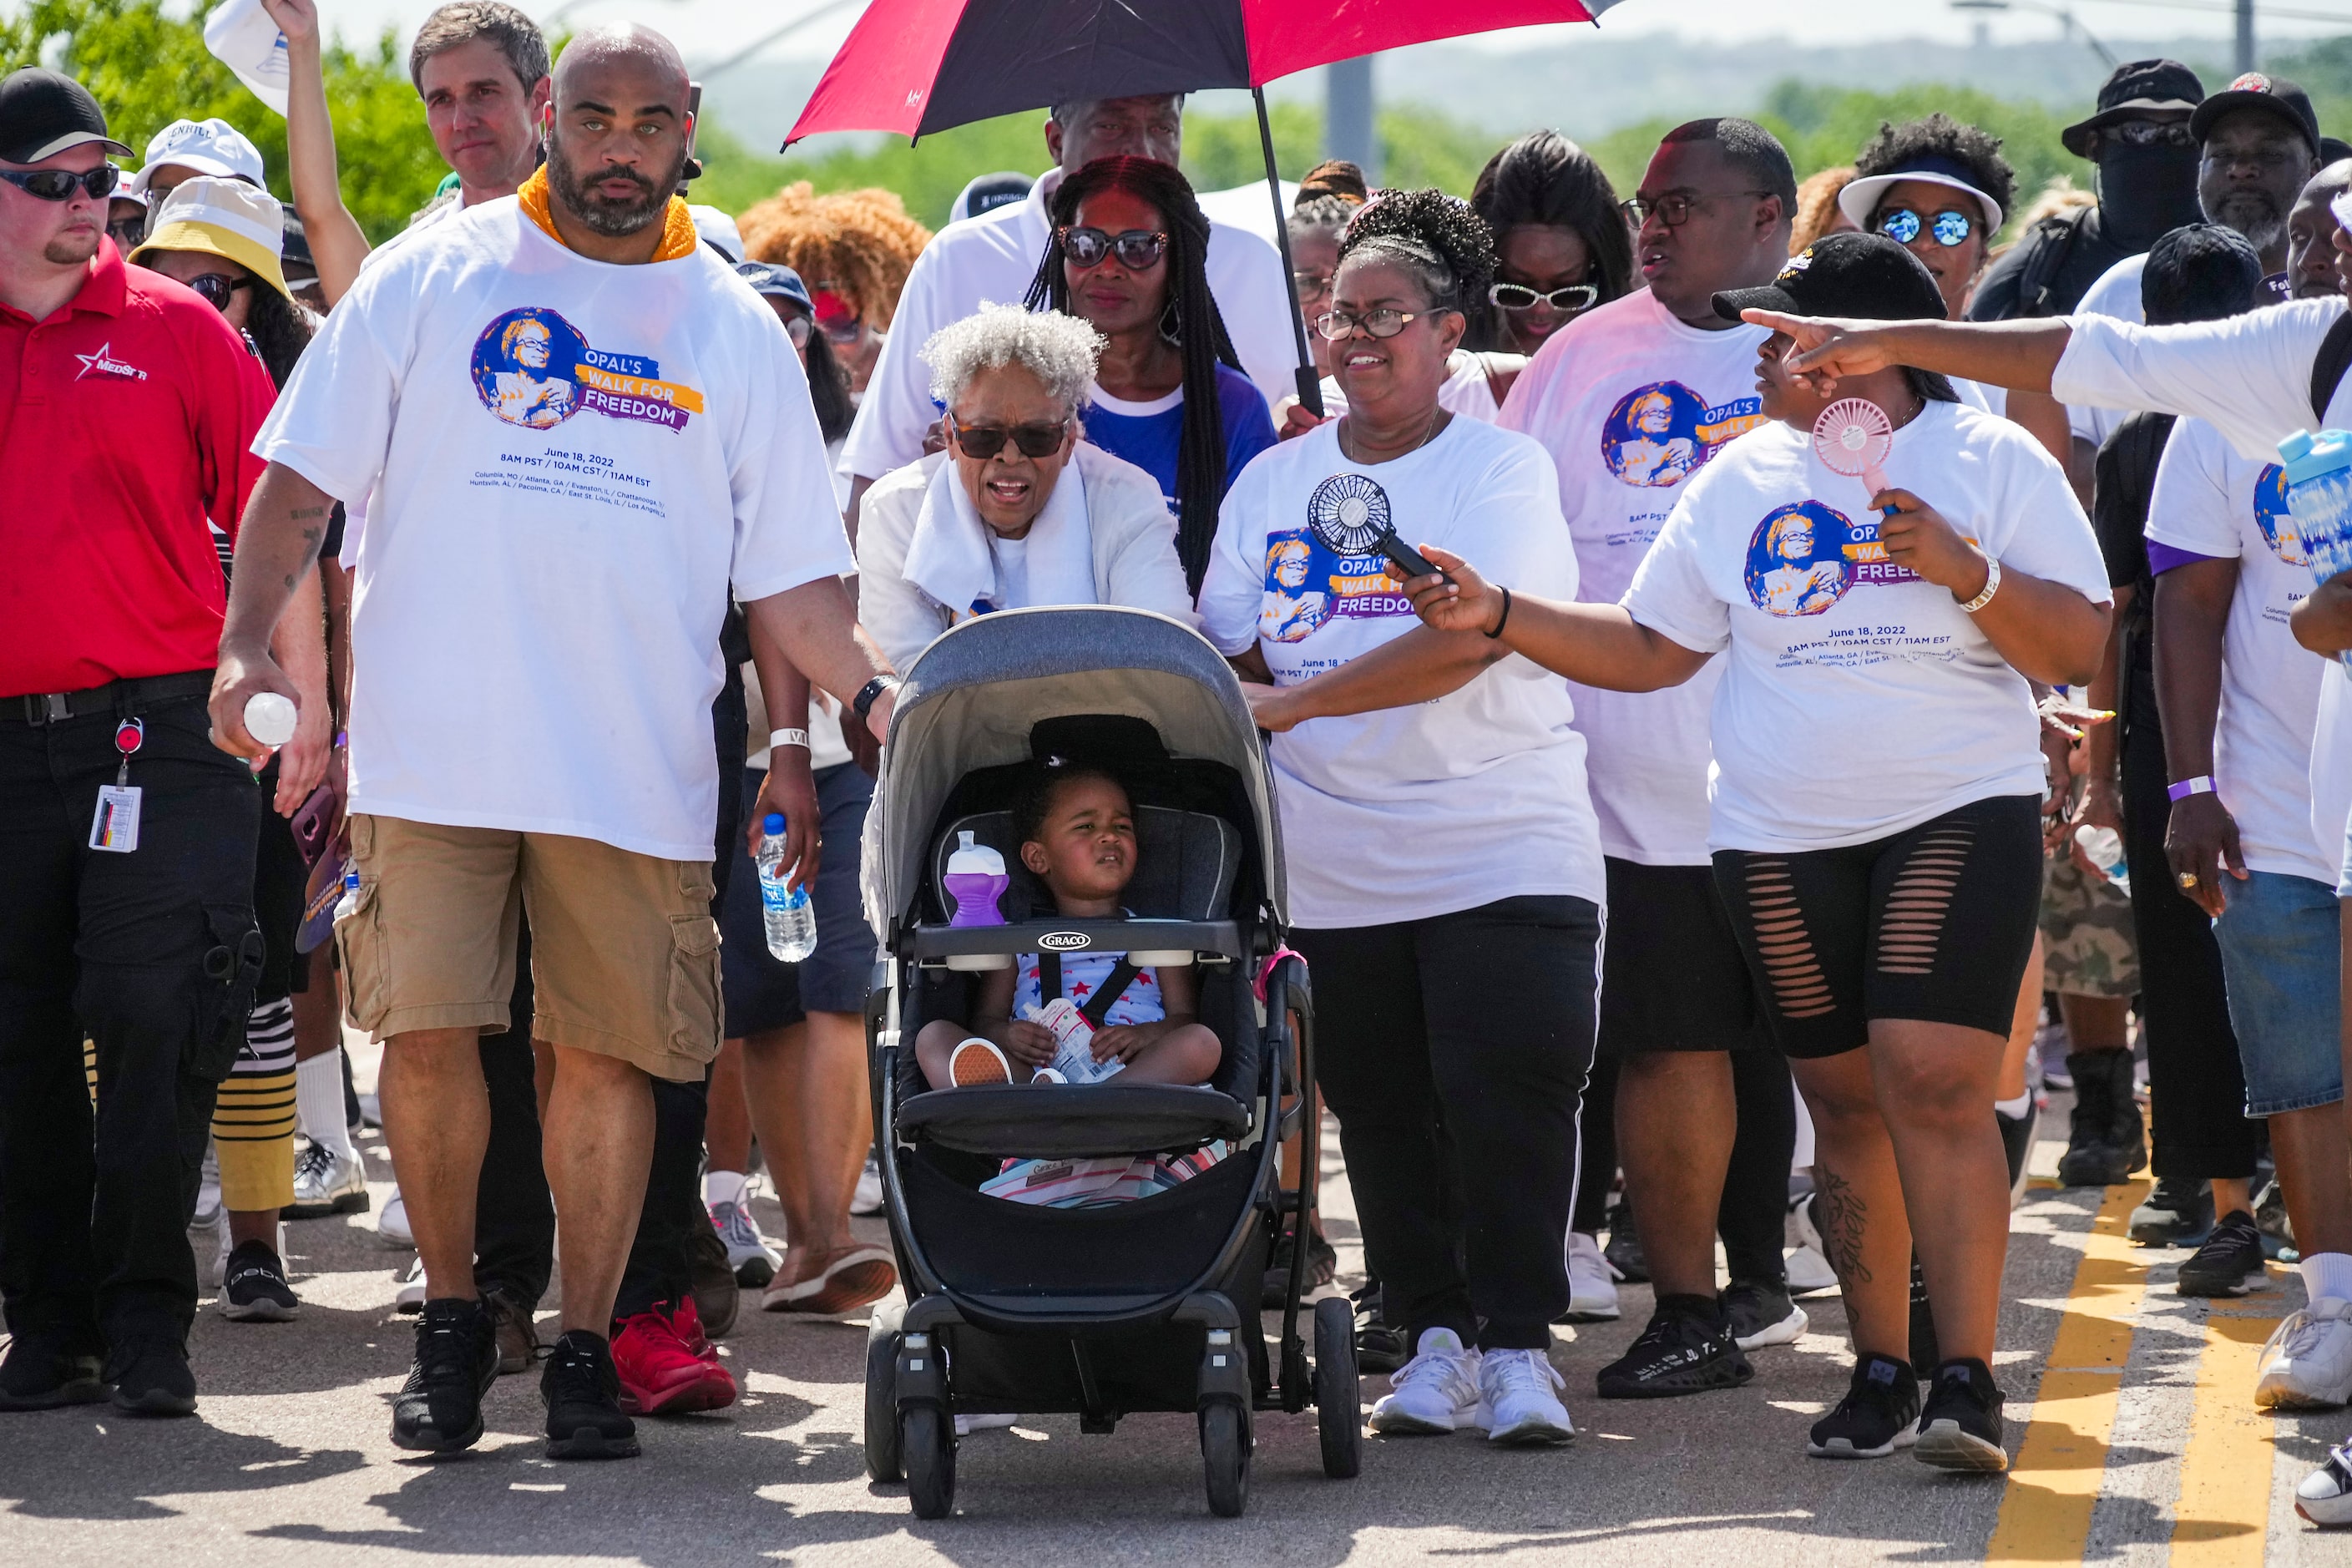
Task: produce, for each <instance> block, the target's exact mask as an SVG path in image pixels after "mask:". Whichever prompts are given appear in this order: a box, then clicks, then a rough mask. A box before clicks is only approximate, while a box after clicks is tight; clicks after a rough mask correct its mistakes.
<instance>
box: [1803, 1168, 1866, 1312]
mask: <svg viewBox="0 0 2352 1568" xmlns="http://www.w3.org/2000/svg"><path fill="white" fill-rule="evenodd" d="M1813 1178H1814V1182H1815V1184H1816V1185H1817V1186H1818V1187H1819V1189H1820V1192H1821V1199H1822V1209H1821V1224H1822V1248H1823V1249H1824V1250H1826V1251H1827V1252H1828V1253H1829V1255H1830V1267H1831V1268H1834V1269H1836V1270H1837V1276H1838V1278H1839V1279H1843V1280H1844V1281H1845V1282H1846V1283H1847V1284H1849V1285H1867V1284H1869V1283H1870V1279H1871V1275H1870V1269H1869V1268H1868V1267H1867V1266H1866V1265H1865V1264H1864V1262H1863V1261H1862V1231H1863V1226H1864V1224H1865V1223H1866V1221H1867V1217H1868V1215H1869V1210H1868V1209H1867V1208H1866V1207H1865V1206H1864V1204H1863V1201H1862V1198H1861V1195H1860V1194H1857V1193H1856V1192H1855V1191H1854V1190H1853V1184H1852V1183H1850V1182H1848V1181H1846V1180H1845V1178H1844V1177H1843V1176H1841V1175H1839V1174H1838V1173H1836V1172H1835V1171H1832V1170H1831V1169H1830V1168H1829V1167H1828V1166H1827V1165H1816V1166H1815V1167H1814V1168H1813Z"/></svg>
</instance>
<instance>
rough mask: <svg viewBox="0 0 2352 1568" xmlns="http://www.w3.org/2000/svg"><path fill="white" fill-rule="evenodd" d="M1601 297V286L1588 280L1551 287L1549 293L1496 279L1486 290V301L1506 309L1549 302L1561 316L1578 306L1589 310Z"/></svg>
mask: <svg viewBox="0 0 2352 1568" xmlns="http://www.w3.org/2000/svg"><path fill="white" fill-rule="evenodd" d="M1600 298H1601V290H1600V289H1597V288H1595V287H1594V286H1593V285H1591V284H1590V283H1571V284H1570V285H1569V286H1568V287H1567V288H1565V289H1553V290H1552V291H1551V292H1549V294H1547V293H1542V292H1540V291H1538V290H1537V289H1530V288H1528V287H1527V285H1525V284H1523V283H1497V284H1496V285H1495V286H1494V287H1493V288H1491V289H1487V290H1486V299H1487V300H1488V302H1489V303H1491V304H1493V305H1495V306H1496V308H1498V309H1500V310H1534V309H1535V308H1536V307H1537V306H1538V305H1549V306H1550V307H1551V308H1552V309H1553V310H1558V311H1559V313H1560V314H1562V315H1564V316H1572V315H1574V314H1576V312H1577V311H1579V310H1591V308H1592V304H1593V301H1595V300H1599V299H1600Z"/></svg>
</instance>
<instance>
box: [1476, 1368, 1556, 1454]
mask: <svg viewBox="0 0 2352 1568" xmlns="http://www.w3.org/2000/svg"><path fill="white" fill-rule="evenodd" d="M1567 1386H1568V1382H1567V1380H1566V1379H1565V1378H1563V1377H1561V1376H1560V1375H1559V1373H1558V1372H1556V1371H1554V1370H1553V1368H1552V1364H1551V1362H1550V1360H1549V1358H1548V1357H1546V1356H1545V1354H1544V1352H1541V1351H1488V1352H1486V1354H1484V1355H1482V1356H1480V1357H1479V1358H1478V1410H1477V1414H1476V1415H1475V1416H1474V1417H1473V1419H1474V1420H1475V1421H1476V1422H1477V1424H1478V1426H1480V1428H1481V1429H1483V1430H1484V1431H1485V1432H1486V1441H1488V1442H1489V1443H1516V1444H1536V1443H1567V1442H1572V1441H1574V1440H1575V1437H1576V1426H1575V1424H1574V1423H1573V1422H1571V1421H1570V1420H1569V1418H1568V1406H1567V1405H1562V1404H1561V1403H1560V1402H1559V1394H1557V1393H1556V1392H1554V1391H1555V1390H1557V1389H1562V1388H1566V1387H1567Z"/></svg>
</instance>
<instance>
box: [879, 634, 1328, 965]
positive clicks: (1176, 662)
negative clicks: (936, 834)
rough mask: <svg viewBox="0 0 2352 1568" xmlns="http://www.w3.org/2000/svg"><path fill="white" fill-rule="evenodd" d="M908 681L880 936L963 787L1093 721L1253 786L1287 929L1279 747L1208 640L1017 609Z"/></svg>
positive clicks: (886, 843) (888, 780)
mask: <svg viewBox="0 0 2352 1568" xmlns="http://www.w3.org/2000/svg"><path fill="white" fill-rule="evenodd" d="M905 676H906V685H905V686H904V688H903V689H900V691H899V693H898V707H897V710H896V711H895V713H894V714H893V716H892V719H891V721H890V743H889V746H888V747H887V749H886V750H885V752H884V753H883V761H882V777H881V780H880V782H879V784H877V787H876V789H875V805H876V807H877V810H876V812H875V814H874V816H875V820H876V821H877V822H878V823H879V824H880V828H879V834H878V845H879V853H878V854H873V855H869V856H868V858H867V861H866V904H867V913H868V916H869V917H872V918H874V924H875V927H876V929H877V930H885V929H887V922H888V921H891V920H893V919H895V918H897V917H898V916H899V915H901V914H903V913H904V912H905V911H906V910H907V909H908V906H909V905H910V904H911V903H912V902H913V900H914V899H915V897H916V894H917V892H918V890H919V889H920V888H921V886H922V884H923V879H924V876H925V867H926V864H927V861H928V857H929V834H930V833H931V831H932V828H933V826H934V824H935V823H936V822H937V820H938V818H939V815H940V811H941V809H942V808H943V807H944V806H945V805H946V804H947V800H948V797H949V795H950V793H952V792H953V790H954V789H955V787H956V784H958V782H959V781H961V779H962V778H963V777H964V775H965V774H967V773H971V772H972V771H973V770H974V769H976V768H985V767H993V766H997V765H1000V764H1003V763H1019V762H1025V761H1027V760H1028V759H1029V731H1031V729H1032V728H1034V726H1035V725H1036V724H1037V723H1038V721H1041V720H1045V719H1055V718H1061V717H1064V716H1067V715H1075V714H1089V713H1116V714H1124V715H1126V716H1128V717H1130V718H1135V719H1140V720H1143V721H1146V722H1148V723H1150V725H1151V726H1152V727H1153V728H1154V729H1155V730H1157V731H1159V732H1160V741H1161V742H1162V743H1163V744H1164V745H1166V746H1167V748H1168V752H1169V754H1170V755H1171V757H1180V758H1195V759H1201V760H1205V761H1209V762H1215V763H1223V764H1225V765H1226V766H1227V767H1230V768H1232V769H1233V770H1234V772H1235V773H1238V774H1239V775H1240V776H1241V780H1242V784H1243V787H1244V790H1245V791H1246V792H1247V794H1248V797H1249V803H1250V809H1251V811H1252V812H1253V813H1254V814H1255V816H1256V818H1257V820H1256V821H1255V822H1254V823H1235V824H1234V826H1235V827H1238V828H1240V829H1242V830H1243V831H1244V833H1248V834H1251V835H1254V836H1255V839H1256V842H1257V846H1258V854H1259V858H1260V860H1261V862H1262V863H1263V864H1264V866H1265V883H1266V891H1267V897H1268V898H1269V899H1270V900H1272V902H1273V904H1274V912H1275V918H1276V920H1280V921H1287V919H1288V915H1287V913H1286V908H1285V904H1286V900H1285V895H1284V891H1283V875H1282V835H1281V829H1280V826H1279V825H1278V824H1277V823H1276V819H1275V812H1274V784H1273V780H1272V778H1271V777H1270V775H1269V773H1268V772H1267V768H1266V761H1265V746H1264V744H1263V743H1262V742H1260V740H1259V739H1258V731H1257V723H1256V721H1255V720H1254V719H1252V718H1251V717H1250V710H1249V704H1248V703H1246V702H1244V700H1242V689H1241V682H1240V681H1238V680H1237V679H1234V672H1233V670H1232V668H1231V667H1229V666H1228V665H1227V664H1226V663H1225V661H1224V659H1223V657H1221V656H1220V655H1219V654H1218V652H1217V650H1216V649H1214V648H1213V647H1210V646H1209V644H1208V643H1207V642H1206V641H1205V640H1204V639H1203V638H1202V637H1201V635H1200V634H1199V633H1198V632H1195V631H1193V630H1192V628H1191V627H1189V626H1184V625H1183V624H1181V622H1178V621H1174V620H1171V619H1170V618H1169V617H1167V616H1161V615H1156V614H1153V613H1152V612H1150V611H1149V610H1129V609H1121V608H1118V607H1116V606H1113V605H1070V606H1064V607H1059V608H1041V609H1031V610H1003V611H998V612H996V613H994V614H992V615H986V616H977V617H975V618H973V619H971V620H969V621H964V622H962V623H961V624H959V625H957V626H951V627H950V628H949V629H948V630H947V631H946V632H944V633H942V634H941V635H940V637H939V638H938V640H936V641H934V642H933V643H932V644H931V645H930V647H927V648H925V649H924V650H923V651H922V653H921V654H920V655H919V656H918V657H917V658H916V659H915V663H914V666H913V668H910V669H908V670H907V671H906V672H905ZM872 842H873V841H871V840H869V843H872Z"/></svg>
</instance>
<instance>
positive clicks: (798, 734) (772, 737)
mask: <svg viewBox="0 0 2352 1568" xmlns="http://www.w3.org/2000/svg"><path fill="white" fill-rule="evenodd" d="M768 744H770V745H772V746H798V747H799V748H800V749H801V750H802V751H803V752H805V751H808V750H809V749H810V747H809V734H808V731H806V730H771V731H768Z"/></svg>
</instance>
